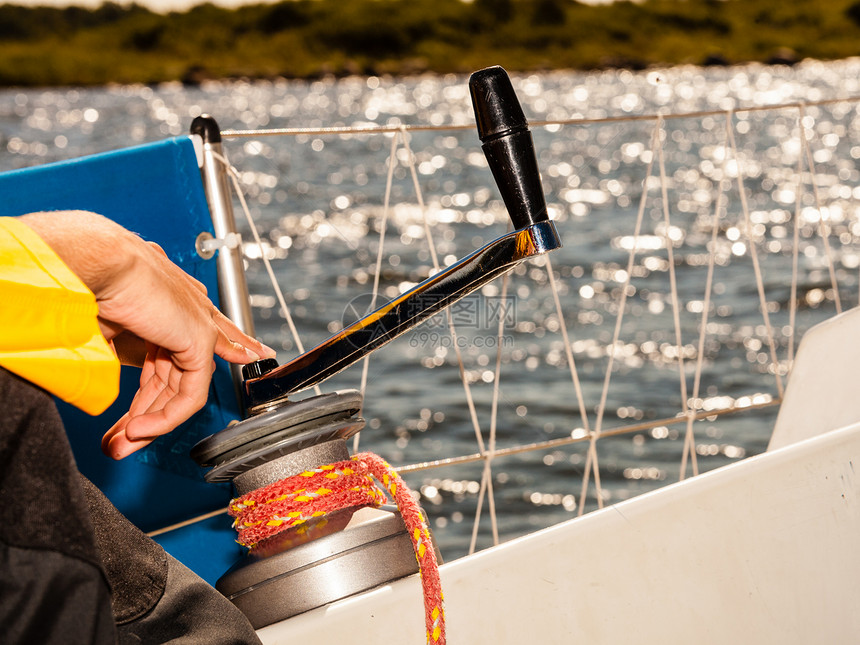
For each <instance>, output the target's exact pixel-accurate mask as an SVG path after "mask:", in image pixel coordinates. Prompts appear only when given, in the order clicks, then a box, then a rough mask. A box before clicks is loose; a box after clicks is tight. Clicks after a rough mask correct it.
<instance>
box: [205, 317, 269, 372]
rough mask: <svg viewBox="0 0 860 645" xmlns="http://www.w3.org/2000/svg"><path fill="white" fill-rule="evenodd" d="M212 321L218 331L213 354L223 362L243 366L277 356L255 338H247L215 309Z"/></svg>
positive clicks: (246, 335)
mask: <svg viewBox="0 0 860 645" xmlns="http://www.w3.org/2000/svg"><path fill="white" fill-rule="evenodd" d="M213 309H214V307H213ZM212 320H213V322H214V323H215V326H216V328H217V330H218V335H217V337H216V339H215V353H216V354H218V356H220V357H221V358H223V359H224V360H225V361H230V362H231V363H239V364H242V365H244V364H245V363H250V362H252V361H258V360H260V359H261V358H275V356H277V353H276V352H275V350H274V349H272V348H271V347H268V346H266V345H264V344H263V343H261V342H260V341H258V340H257V339H256V338H253V337H252V336H248V334H246V333H244V332H243V331H242V330H241V329H239V328H238V327H237V326H236V324H235V323H234V322H233V321H232V320H230V319H229V318H227V316H225V315H224V314H222V313H221V312H220V311H218V310H217V309H215V313H214V315H213V317H212Z"/></svg>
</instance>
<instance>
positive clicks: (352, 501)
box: [229, 452, 445, 645]
mask: <svg viewBox="0 0 860 645" xmlns="http://www.w3.org/2000/svg"><path fill="white" fill-rule="evenodd" d="M374 478H375V479H376V481H378V482H379V483H380V484H382V486H383V487H384V488H385V490H386V491H387V492H388V494H389V495H390V496H391V498H392V499H393V500H394V503H395V504H396V505H397V508H398V510H399V511H400V514H401V516H402V517H403V522H404V523H405V524H406V530H407V531H408V532H409V537H410V538H411V539H412V546H413V548H414V549H415V557H416V559H417V560H418V570H419V573H420V574H421V585H422V587H423V590H424V622H425V625H426V628H427V642H428V643H433V644H434V645H435V644H438V645H444V643H445V612H444V609H443V605H442V602H443V596H442V586H441V583H440V578H439V566H438V563H437V561H436V553H435V551H434V549H433V544H432V542H431V538H430V531H429V530H428V529H427V525H426V524H425V522H424V516H423V515H422V514H421V508H420V507H419V506H418V503H417V502H416V501H415V499H414V498H413V497H412V492H411V491H410V490H409V488H408V487H407V486H406V484H405V483H404V482H403V480H402V479H401V478H400V476H399V475H398V474H397V472H396V471H395V470H394V469H393V468H392V467H391V466H390V465H389V464H388V463H387V462H386V461H385V460H384V459H382V458H381V457H379V456H378V455H375V454H373V453H368V452H365V453H361V454H357V455H355V456H353V457H352V459H350V460H348V461H340V462H337V463H333V464H328V465H326V466H320V467H319V468H315V469H313V470H307V471H305V472H302V473H299V474H298V475H293V476H292V477H287V478H286V479H282V480H280V481H277V482H274V483H272V484H269V485H268V486H264V487H263V488H258V489H257V490H254V491H251V492H250V493H247V494H245V495H243V496H241V497H238V498H236V499H234V500H231V502H230V508H229V513H230V515H232V516H233V517H234V518H235V521H234V523H233V527H234V528H235V529H236V530H237V532H238V534H239V538H238V542H239V544H242V545H244V546H246V547H248V548H250V549H254V548H257V547H258V545H260V544H261V543H263V542H264V541H265V540H266V539H267V538H270V537H272V536H274V535H277V534H278V533H281V532H282V531H285V530H287V529H289V528H292V527H295V526H300V525H302V524H304V523H305V522H308V521H309V520H313V519H314V518H318V517H322V516H324V515H326V514H328V513H331V512H333V511H337V510H341V509H344V508H351V507H361V506H379V505H380V504H383V503H385V502H386V501H387V499H386V497H385V494H384V493H383V492H382V491H380V490H379V488H378V487H377V486H376V484H375V483H374Z"/></svg>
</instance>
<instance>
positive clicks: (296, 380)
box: [192, 67, 561, 631]
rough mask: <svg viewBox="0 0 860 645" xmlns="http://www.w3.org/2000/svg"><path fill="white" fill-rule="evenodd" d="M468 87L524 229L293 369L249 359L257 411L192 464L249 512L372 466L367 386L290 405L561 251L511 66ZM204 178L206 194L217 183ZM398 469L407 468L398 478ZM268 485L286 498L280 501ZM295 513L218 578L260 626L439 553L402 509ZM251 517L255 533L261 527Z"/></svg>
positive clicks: (249, 389) (247, 402)
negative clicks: (364, 438) (360, 442)
mask: <svg viewBox="0 0 860 645" xmlns="http://www.w3.org/2000/svg"><path fill="white" fill-rule="evenodd" d="M469 85H470V91H471V96H472V103H473V106H474V109H475V116H476V120H477V125H478V134H479V137H480V139H481V141H482V143H483V146H482V147H483V150H484V153H485V156H486V158H487V161H488V163H489V166H490V169H491V171H492V173H493V176H494V178H495V180H496V182H497V184H498V187H499V190H500V192H501V195H502V198H503V200H504V203H505V206H506V208H507V210H508V213H509V215H510V217H511V221H512V224H513V229H514V230H513V231H512V232H509V233H506V234H504V235H502V236H500V237H499V238H497V239H495V240H494V241H492V242H490V243H489V244H487V245H485V246H484V247H482V248H480V249H478V250H476V251H475V252H473V253H472V254H470V255H468V256H467V257H465V258H463V259H462V260H460V261H458V262H456V263H455V264H452V265H451V266H449V267H447V268H446V269H444V270H442V271H440V272H439V273H436V274H434V275H432V276H431V277H429V278H428V279H426V280H425V281H424V282H422V283H420V284H418V285H416V286H415V287H413V288H412V289H410V290H408V291H406V292H404V293H403V294H401V295H399V296H398V297H396V298H395V299H393V300H392V301H391V302H388V303H387V304H385V305H383V306H382V307H380V308H378V309H377V310H376V311H373V312H372V313H370V314H368V315H366V316H364V317H363V318H361V319H359V320H358V321H356V322H354V323H352V324H351V325H349V326H347V327H346V328H344V329H343V330H342V331H340V332H338V333H336V334H335V335H333V336H332V337H331V338H329V339H328V340H326V341H324V342H322V343H321V344H320V345H318V346H317V347H315V348H313V349H311V350H309V351H307V352H305V353H303V354H301V355H300V356H298V357H296V358H294V359H292V360H290V361H288V362H286V363H284V364H282V365H278V363H277V361H275V360H273V359H266V360H263V361H259V362H257V363H252V364H250V365H246V366H244V368H243V369H242V373H241V375H237V379H236V382H237V389H238V390H239V391H240V392H239V394H240V396H241V400H242V404H243V408H244V410H245V412H246V414H247V418H245V419H243V420H241V421H238V422H236V423H234V424H232V425H231V426H230V427H228V428H226V429H225V430H223V431H221V432H219V433H216V434H215V435H212V436H210V437H208V438H206V439H204V440H203V441H201V442H199V443H198V444H197V445H196V446H195V447H194V449H193V450H192V457H193V459H194V460H195V461H196V462H197V463H198V464H200V465H201V466H205V467H208V468H209V470H208V472H207V473H206V474H205V478H206V480H207V481H210V482H224V481H232V483H233V485H234V487H235V489H236V493H237V495H236V500H234V502H235V504H234V505H235V506H236V507H237V510H236V512H237V513H239V512H242V511H244V510H246V509H247V508H250V507H259V506H260V505H262V504H270V503H272V504H286V503H287V502H292V501H293V500H298V501H302V499H303V498H307V499H308V500H310V499H311V498H313V497H321V496H326V495H329V494H333V493H334V488H333V486H332V487H327V486H323V487H320V488H317V489H314V490H310V489H308V490H305V489H302V488H298V489H293V490H281V488H280V487H279V484H278V482H283V481H298V482H299V483H301V481H302V480H301V478H302V477H306V478H308V481H310V478H314V477H316V478H326V477H328V478H330V481H332V482H334V480H335V479H337V478H339V477H345V476H353V475H354V474H355V473H353V470H355V469H358V470H360V468H366V467H368V466H367V464H366V463H365V461H373V460H362V459H361V457H360V456H356V458H355V459H357V461H355V460H353V462H350V454H349V450H348V447H347V440H348V439H349V438H350V437H352V436H353V435H355V433H357V432H359V430H361V429H362V427H363V426H364V419H363V418H361V416H360V413H361V408H362V395H361V393H359V392H358V391H356V390H342V391H337V392H331V393H326V394H321V395H318V396H312V397H309V398H304V399H301V400H292V399H293V398H294V397H296V395H298V394H299V393H301V392H303V391H305V390H307V389H308V388H311V387H313V386H315V385H317V384H318V383H321V382H322V381H324V380H325V379H327V378H329V377H330V376H332V375H333V374H336V373H337V372H339V371H341V370H343V369H345V368H347V367H349V366H350V365H352V364H353V363H355V362H356V361H358V360H360V359H361V358H363V357H364V356H366V355H367V354H369V353H370V352H372V351H375V350H376V349H379V348H380V347H382V346H383V345H385V344H386V343H388V342H389V341H391V340H393V339H394V338H396V337H397V336H399V335H401V334H403V333H404V332H406V331H408V330H410V329H412V328H413V327H415V325H417V324H419V323H420V322H422V321H423V320H426V319H427V318H429V317H430V316H432V315H433V314H435V313H437V312H439V311H442V310H444V309H445V308H446V307H448V306H450V305H451V304H453V303H454V302H456V301H458V300H459V299H461V298H463V297H464V296H466V295H468V294H469V293H472V292H473V291H475V290H476V289H478V288H480V287H481V286H483V285H484V284H486V283H487V282H489V281H490V280H492V279H494V278H496V277H497V276H499V275H501V274H503V273H505V272H507V271H510V270H511V269H513V268H514V267H515V266H516V265H518V264H519V263H521V262H523V261H525V260H527V259H529V258H532V257H535V256H537V255H540V254H543V253H546V252H548V251H551V250H553V249H556V248H558V247H560V246H561V242H560V240H559V237H558V234H557V232H556V229H555V226H554V225H553V223H552V222H551V221H550V220H549V217H548V214H547V207H546V201H545V198H544V194H543V189H542V186H541V182H540V174H539V172H538V167H537V161H536V156H535V152H534V145H533V142H532V137H531V133H530V131H529V129H528V122H527V120H526V118H525V116H524V114H523V111H522V108H521V107H520V104H519V102H518V100H517V98H516V94H515V92H514V89H513V86H512V84H511V82H510V79H509V78H508V75H507V74H506V72H505V71H504V70H503V69H502V68H501V67H491V68H488V69H485V70H481V71H479V72H476V73H475V74H473V75H472V77H471V79H470V83H469ZM192 132H194V133H197V134H199V135H200V136H201V137H202V138H203V141H204V154H207V153H208V154H214V155H218V154H220V133H219V131H218V128H217V125H216V124H215V123H214V121H213V120H212V119H211V117H198V118H197V119H196V120H195V122H194V124H193V125H192ZM205 179H206V181H207V188H209V185H208V184H210V183H217V182H218V181H219V179H218V178H217V177H205ZM221 207H222V208H223V204H222V206H221ZM228 208H229V206H228ZM215 210H216V209H215V208H213V211H215ZM234 260H235V259H234ZM234 264H235V261H234ZM235 309H241V307H240V306H238V305H237V306H236V307H235ZM240 315H249V314H247V312H242V311H240ZM351 463H356V466H355V468H353V467H351V466H350V464H351ZM374 464H376V462H375V461H374ZM335 465H337V466H335ZM374 467H375V466H374ZM326 468H329V469H330V470H326ZM362 472H363V471H362ZM372 472H373V474H374V476H375V477H376V478H377V479H380V478H384V479H386V480H388V479H389V475H388V474H387V473H388V471H385V470H383V471H381V472H380V471H379V469H376V470H372ZM391 477H392V478H395V477H396V475H394V474H393V472H392V474H391ZM293 478H299V479H293ZM323 481H325V480H324V479H323ZM386 485H388V484H386ZM309 488H310V487H309ZM269 490H277V494H276V493H271V495H269V494H268V491H269ZM258 491H264V493H265V494H262V495H257V494H256V492H258ZM297 491H298V492H297ZM349 491H353V488H349ZM389 491H390V492H391V491H392V487H389ZM346 494H347V493H346V492H344V495H346ZM349 494H352V492H350V493H349ZM356 494H358V493H356ZM369 494H371V495H372V493H369ZM300 498H302V499H300ZM297 503H298V502H297ZM273 508H274V507H273ZM290 508H293V507H290ZM256 510H257V509H256V508H254V511H255V512H256ZM232 512H233V511H232V510H231V513H232ZM291 514H292V515H291ZM291 514H290V513H288V514H286V515H284V514H282V515H277V514H275V515H267V516H266V517H267V518H268V519H267V520H266V521H265V524H266V525H267V526H268V525H270V524H272V525H273V526H274V527H275V529H279V528H280V527H281V526H284V527H286V528H284V529H283V530H274V533H273V534H272V535H268V533H267V535H268V536H267V537H265V538H264V539H261V540H260V541H259V542H258V543H255V544H254V545H253V547H252V548H251V549H250V551H249V553H248V554H247V555H246V556H245V557H244V558H243V559H242V560H240V561H239V562H238V563H236V565H235V566H233V567H232V568H231V569H230V570H229V571H228V572H227V573H226V574H224V576H223V577H222V578H221V579H220V580H219V581H218V583H217V584H216V587H217V588H218V589H219V590H220V591H221V592H222V593H223V594H224V595H226V596H227V597H228V598H230V600H232V601H233V602H234V603H235V604H236V605H237V606H238V607H239V608H240V609H241V610H242V611H243V612H244V613H245V614H246V615H247V616H248V618H249V619H250V621H251V623H252V625H253V626H254V627H255V628H260V627H263V626H265V625H269V624H271V623H274V622H277V621H280V620H284V619H286V618H289V617H290V616H293V615H295V614H298V613H301V612H304V611H308V610H310V609H314V608H316V607H320V606H322V605H325V604H328V603H331V602H334V601H336V600H339V599H341V598H344V597H346V596H349V595H352V594H355V593H358V592H361V591H364V590H367V589H370V588H372V587H375V586H378V585H381V584H385V583H387V582H390V581H392V580H395V579H398V578H401V577H403V576H407V575H410V574H412V573H415V572H416V571H418V567H419V561H420V557H419V558H416V552H417V551H419V550H420V549H421V548H424V549H428V548H435V547H432V545H429V544H426V543H425V542H424V541H422V540H424V536H418V541H416V536H415V535H410V532H413V533H414V532H415V531H416V530H417V529H411V531H408V530H407V524H406V523H405V522H404V519H403V517H402V514H401V512H399V511H398V510H397V509H396V508H392V507H390V506H386V505H382V506H376V505H374V507H371V506H368V505H367V504H365V505H364V506H363V507H357V506H355V505H353V506H349V505H347V507H346V508H343V509H340V510H336V511H332V512H329V513H326V514H322V513H318V512H317V511H314V513H313V514H312V515H311V516H309V517H305V516H304V515H301V512H300V511H297V510H293V511H291ZM296 514H298V515H296ZM238 521H239V520H237V522H238ZM255 521H256V520H255ZM407 521H408V522H409V523H410V524H411V523H412V522H413V519H410V518H407ZM293 522H296V523H295V524H293ZM245 524H247V525H248V526H247V527H246V528H254V527H253V526H251V525H254V522H245ZM245 524H243V526H245ZM427 537H428V538H429V534H428V535H427ZM422 545H423V546H422ZM421 553H423V551H422V552H421ZM429 630H430V627H429V618H428V631H429Z"/></svg>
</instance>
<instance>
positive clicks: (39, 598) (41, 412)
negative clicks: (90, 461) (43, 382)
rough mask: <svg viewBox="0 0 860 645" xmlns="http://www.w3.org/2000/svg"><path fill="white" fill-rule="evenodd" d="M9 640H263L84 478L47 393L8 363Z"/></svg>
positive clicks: (2, 491)
mask: <svg viewBox="0 0 860 645" xmlns="http://www.w3.org/2000/svg"><path fill="white" fill-rule="evenodd" d="M0 410H2V418H0V634H2V640H3V643H4V644H5V645H13V644H21V645H34V644H38V645H53V644H54V643H56V644H57V645H60V644H62V645H76V644H78V643H81V644H83V643H87V644H93V645H101V644H102V643H105V644H113V643H121V644H125V643H128V644H132V643H134V644H145V643H153V644H155V643H166V642H170V643H175V644H177V645H179V644H182V645H195V644H198V643H199V644H201V645H203V644H205V645H218V644H223V645H243V644H251V643H253V644H255V645H258V644H259V642H260V641H259V639H258V638H257V636H256V634H255V633H254V630H253V628H252V627H251V625H250V623H248V620H247V619H246V618H245V616H244V615H243V614H242V613H241V612H240V611H239V610H238V609H237V608H236V607H235V606H234V605H233V604H232V603H230V602H229V601H228V600H227V599H226V598H224V597H223V596H222V595H221V594H219V593H218V592H217V591H215V590H214V589H213V588H212V587H211V586H209V585H208V584H206V583H205V582H204V581H203V580H201V579H200V578H199V577H197V576H196V575H195V574H194V573H193V572H191V571H189V570H188V569H187V568H186V567H184V566H183V565H182V564H180V563H179V562H178V561H176V560H175V559H174V558H172V557H171V556H169V555H168V554H167V553H165V552H164V550H163V549H162V548H161V547H160V546H159V545H158V544H156V543H155V542H153V541H152V540H151V539H150V538H148V537H146V536H145V535H144V534H143V533H142V532H141V531H139V530H138V529H137V528H136V527H135V526H134V525H132V524H131V523H130V522H129V521H128V520H127V519H126V518H125V517H123V515H122V514H121V513H120V512H119V511H118V510H117V509H116V508H115V507H114V506H113V505H112V504H111V503H110V502H109V501H108V500H107V498H105V497H104V495H103V494H102V493H101V491H99V490H98V489H97V488H96V487H95V486H93V484H92V483H90V482H89V481H88V480H87V479H85V478H84V477H83V476H81V475H80V474H79V473H78V471H77V468H76V466H75V463H74V458H73V457H72V452H71V448H70V447H69V443H68V440H67V439H66V435H65V432H64V430H63V426H62V422H61V420H60V416H59V414H58V412H57V410H56V407H55V406H54V404H53V401H52V399H51V397H50V395H48V394H47V393H46V392H44V391H43V390H41V389H39V388H37V387H35V386H33V385H32V384H30V383H28V382H27V381H24V380H22V379H20V378H18V377H17V376H14V375H12V374H10V373H9V372H7V371H5V370H3V369H0Z"/></svg>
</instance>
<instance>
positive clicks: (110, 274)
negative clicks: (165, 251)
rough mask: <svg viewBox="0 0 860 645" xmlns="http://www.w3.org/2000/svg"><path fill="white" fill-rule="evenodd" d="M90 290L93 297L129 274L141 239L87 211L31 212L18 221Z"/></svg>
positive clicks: (141, 241)
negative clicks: (33, 233) (36, 236)
mask: <svg viewBox="0 0 860 645" xmlns="http://www.w3.org/2000/svg"><path fill="white" fill-rule="evenodd" d="M19 219H20V220H21V221H22V222H24V223H25V224H26V225H27V226H28V227H30V228H31V229H32V230H33V231H34V232H35V233H36V234H37V235H38V236H39V237H41V238H42V240H44V241H45V243H46V244H48V246H50V247H51V248H52V249H53V250H54V252H55V253H56V254H57V255H58V256H59V257H60V259H62V260H63V262H65V263H66V265H67V266H68V267H69V268H70V269H71V270H72V271H73V272H74V273H75V274H76V275H77V276H78V277H79V278H80V279H81V281H82V282H83V283H84V284H85V285H87V287H89V289H90V290H91V291H92V292H93V293H94V294H95V295H96V298H98V297H99V295H100V294H101V293H102V292H103V291H104V290H105V289H106V288H108V286H109V285H111V284H113V283H114V282H116V280H117V279H118V277H120V276H122V275H124V274H128V273H129V272H130V271H131V267H132V266H133V265H134V262H135V257H136V255H137V253H138V252H139V251H140V246H141V245H145V244H146V242H144V241H143V240H142V239H141V238H140V237H138V236H137V235H135V234H133V233H131V232H129V231H127V230H126V229H124V228H123V227H121V226H119V225H118V224H116V223H114V222H112V221H111V220H109V219H107V218H106V217H103V216H101V215H97V214H95V213H90V212H86V211H55V212H49V213H31V214H28V215H23V216H22V217H20V218H19Z"/></svg>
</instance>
